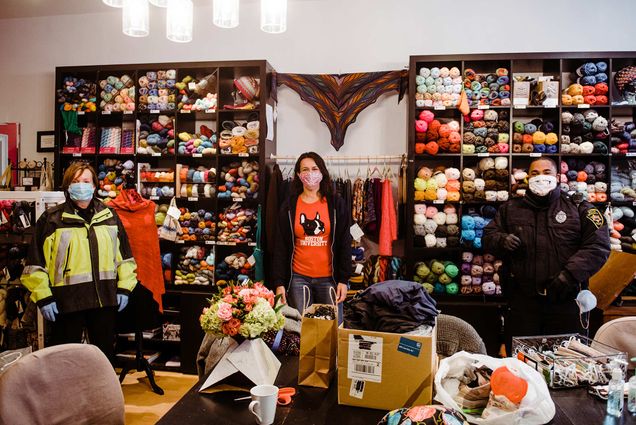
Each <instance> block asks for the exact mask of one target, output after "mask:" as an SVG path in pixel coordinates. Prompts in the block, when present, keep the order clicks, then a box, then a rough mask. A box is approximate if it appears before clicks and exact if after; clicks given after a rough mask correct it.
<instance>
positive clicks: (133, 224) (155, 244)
mask: <svg viewBox="0 0 636 425" xmlns="http://www.w3.org/2000/svg"><path fill="white" fill-rule="evenodd" d="M108 206H109V207H111V208H113V209H114V210H115V211H116V212H117V215H119V218H120V219H121V222H122V224H123V225H124V228H125V229H126V234H127V235H128V240H129V242H130V248H131V249H132V253H133V257H134V258H135V261H136V262H137V279H138V280H139V282H141V284H142V285H143V286H145V287H146V288H148V289H149V290H150V291H151V292H152V295H153V299H154V300H155V301H156V302H157V304H158V306H159V311H162V312H163V304H162V302H161V295H162V294H164V293H165V292H166V289H165V284H164V281H163V273H162V271H161V270H162V269H161V252H160V249H159V236H158V234H157V225H156V223H155V203H154V202H152V201H149V200H147V199H144V198H142V197H141V195H139V193H137V191H136V190H134V189H127V190H122V191H121V192H119V195H117V197H116V198H115V199H113V200H112V201H111V202H110V203H109V204H108Z"/></svg>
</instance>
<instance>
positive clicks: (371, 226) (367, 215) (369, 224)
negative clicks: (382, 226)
mask: <svg viewBox="0 0 636 425" xmlns="http://www.w3.org/2000/svg"><path fill="white" fill-rule="evenodd" d="M363 193H364V201H365V202H364V221H363V222H362V223H363V225H362V228H363V229H364V230H365V231H366V232H373V231H374V230H375V229H376V220H377V217H376V215H375V196H374V195H373V182H372V181H371V180H369V179H367V180H365V182H364V192H363Z"/></svg>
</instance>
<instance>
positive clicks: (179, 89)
mask: <svg viewBox="0 0 636 425" xmlns="http://www.w3.org/2000/svg"><path fill="white" fill-rule="evenodd" d="M272 71H273V69H272V67H271V66H270V65H269V64H268V63H267V62H266V61H232V62H189V63H158V64H133V65H130V64H129V65H103V66H86V67H84V66H80V67H60V68H57V69H56V99H55V102H56V112H55V113H56V116H55V137H56V146H57V152H56V158H55V160H56V163H58V164H61V166H60V167H56V169H55V185H56V186H57V187H60V185H61V181H62V176H63V173H64V170H65V169H66V168H67V167H68V165H69V164H70V163H71V162H73V161H78V160H81V161H87V162H88V163H90V164H92V165H93V166H95V168H96V169H97V170H98V173H101V172H100V171H99V168H100V165H101V166H102V168H103V170H102V171H103V172H104V175H103V176H101V177H102V178H106V177H107V176H108V177H114V178H115V179H117V177H118V173H121V172H123V170H124V169H126V170H128V168H125V167H124V164H126V166H129V165H130V163H132V164H133V165H134V166H133V168H132V170H131V171H130V173H128V174H131V175H133V177H132V178H131V180H132V182H131V184H133V185H135V186H136V187H137V190H138V191H139V193H140V194H141V195H142V196H144V197H146V198H148V199H150V200H152V201H154V202H155V203H156V213H155V219H156V222H157V225H158V226H160V225H161V224H162V223H163V219H164V218H165V215H166V213H167V211H168V208H169V204H170V201H171V199H172V196H171V195H172V194H174V196H175V198H176V203H177V208H179V209H180V211H181V213H182V217H181V218H180V222H181V225H182V228H183V229H186V230H185V232H184V233H183V234H182V235H180V236H179V237H178V238H177V240H176V241H166V240H160V251H161V257H162V258H161V260H162V270H163V274H164V280H165V282H166V294H164V297H163V298H164V307H165V313H164V317H163V321H164V325H167V327H166V329H165V330H164V329H162V332H163V333H164V334H165V333H166V332H168V334H170V335H174V334H175V333H176V334H178V335H180V336H179V339H178V340H166V339H165V338H163V336H162V335H156V336H153V337H152V338H150V340H151V341H150V342H149V346H148V348H150V349H159V350H160V351H161V353H162V354H161V356H160V357H159V359H157V360H155V362H153V366H158V368H160V369H161V368H164V366H165V362H166V361H170V360H171V359H173V358H174V357H179V358H180V362H181V363H180V366H178V367H176V368H168V369H173V370H175V369H176V370H181V371H184V372H188V373H196V366H195V364H194V361H195V357H196V348H198V346H199V344H200V341H201V338H202V335H203V333H202V331H201V330H200V326H199V324H198V316H199V315H200V312H201V308H202V307H203V306H204V305H205V303H206V301H205V300H206V298H209V296H210V294H211V292H212V291H213V288H214V287H215V285H216V281H217V277H216V271H217V266H218V265H219V264H221V263H222V262H225V263H227V262H226V259H228V260H232V261H231V263H232V266H233V267H230V269H232V270H235V271H240V272H245V271H248V273H247V275H248V276H250V277H253V271H252V269H251V267H252V264H250V262H251V261H252V259H250V257H251V255H252V252H253V250H254V247H255V245H256V243H255V236H256V211H257V207H258V205H259V203H261V202H262V201H263V199H264V194H263V190H262V188H261V183H262V182H263V181H264V171H265V164H266V162H267V158H268V156H269V155H270V154H271V153H273V152H275V150H276V142H275V138H274V137H270V139H272V140H271V141H268V142H267V144H266V143H265V137H266V135H267V133H268V131H267V130H268V129H267V124H266V105H267V104H270V105H271V106H273V105H274V101H273V99H271V98H270V94H269V86H268V81H271V73H272ZM109 78H110V81H109ZM128 78H130V80H132V85H131V84H130V82H129V80H128ZM65 79H66V80H65ZM73 79H75V80H73ZM78 80H83V81H89V82H91V84H92V86H88V87H90V88H91V90H93V91H92V92H91V91H90V90H89V92H90V93H89V94H90V96H89V97H87V98H86V101H85V102H83V101H82V99H81V98H76V97H75V98H70V97H68V100H69V106H67V108H68V109H69V110H71V111H72V112H77V113H76V114H75V115H74V116H71V117H70V119H71V120H72V121H73V120H75V119H76V122H77V126H78V127H79V134H77V135H72V134H71V135H70V136H69V137H67V133H68V132H67V131H66V126H65V124H64V122H65V120H68V119H69V117H63V114H62V112H61V111H60V107H62V108H63V107H64V104H65V102H66V100H67V97H65V96H62V95H63V94H64V93H65V92H64V90H63V88H64V87H65V85H66V84H71V83H73V81H78ZM235 80H237V83H236V84H235ZM118 82H119V83H118ZM109 84H110V86H108V85H109ZM237 84H238V85H240V87H241V90H242V91H243V93H242V94H240V95H239V96H238V97H237V96H236V92H237V91H238V92H241V90H239V89H237ZM102 85H103V87H102ZM118 86H121V88H119V89H117V87H118ZM106 87H108V93H110V94H111V95H112V96H110V97H109V96H106V98H107V99H108V101H107V100H106V99H103V98H102V97H101V92H102V91H103V90H102V89H105V88H106ZM111 87H112V88H111ZM123 89H126V90H127V91H125V92H124V93H122V91H121V90H123ZM114 90H119V91H118V93H115V92H114ZM155 90H156V92H155ZM160 90H161V92H160ZM71 91H72V89H71ZM124 95H127V96H128V99H129V100H130V101H133V100H134V108H133V107H132V105H131V106H126V107H124V108H122V106H119V107H113V106H112V105H113V102H114V101H115V98H117V96H121V97H122V99H121V100H122V101H124V100H127V99H124ZM149 96H156V98H154V97H151V98H150V99H149ZM163 96H165V97H163ZM246 96H247V97H246ZM117 100H120V99H117ZM235 100H236V102H235ZM101 101H104V103H103V104H101ZM58 102H60V103H58ZM91 102H92V103H91ZM130 103H132V102H119V104H120V105H123V104H125V105H128V104H130ZM107 105H111V106H108V107H107ZM117 109H119V110H117ZM66 115H68V114H66ZM73 122H74V121H73ZM224 122H225V123H226V125H225V127H224V126H223V123H224ZM236 127H241V128H239V129H237V130H235V131H234V133H232V130H234V129H235V128H236ZM225 128H227V129H228V131H229V134H228V133H224V134H223V136H226V137H227V136H229V137H228V138H226V139H224V140H230V139H232V138H234V139H233V140H231V143H229V146H230V149H229V150H228V149H226V150H225V151H224V152H221V148H220V145H221V143H220V142H221V133H222V132H223V130H224V129H225ZM270 132H271V133H272V134H275V129H270ZM102 136H103V138H104V144H103V146H102V143H101V141H102ZM131 136H132V139H131ZM180 136H182V137H180ZM149 138H150V140H149ZM83 139H84V141H83ZM128 140H131V141H132V145H131V146H130V147H129V146H128V144H129V143H128V142H127V141H128ZM117 141H119V145H118V144H117ZM106 142H109V143H106ZM195 144H196V146H195ZM186 146H188V147H189V148H188V149H186ZM180 147H182V148H181V150H180ZM127 161H130V163H128V162H127ZM106 164H109V165H106ZM111 168H112V170H111ZM111 171H113V172H114V175H112V176H111V175H109V173H110V172H111ZM182 172H183V173H184V176H183V178H182V176H181V173H182ZM221 173H223V180H222V181H221V180H220V175H221ZM226 176H227V179H226ZM117 181H118V182H119V180H117ZM105 183H107V184H108V183H111V185H110V186H112V184H113V183H114V181H110V180H108V181H106V182H105ZM195 185H196V189H197V190H196V191H195V190H194V186H195ZM220 188H222V189H221V190H220ZM107 189H112V187H107ZM100 190H102V195H108V194H109V193H108V192H110V191H104V188H103V187H100ZM221 191H223V193H225V194H224V195H221V196H219V193H220V192H221ZM104 197H105V198H107V197H108V196H104ZM246 211H249V220H245V221H244V222H242V223H241V224H240V225H238V226H237V227H236V228H233V224H232V225H231V226H230V228H229V229H228V226H227V224H228V223H232V222H233V220H232V219H229V220H228V214H229V215H230V216H231V215H232V214H236V215H239V214H240V215H244V214H245V213H246ZM234 224H236V220H234ZM217 239H218V240H217ZM188 253H190V257H188V258H186V257H187V256H188ZM238 253H242V255H238V256H237V255H236V254H238ZM232 255H235V257H232ZM248 259H249V261H248ZM184 260H188V261H187V264H185V263H184ZM208 261H209V263H208ZM202 262H203V266H201V264H202ZM191 263H192V264H191ZM227 264H228V267H229V266H230V264H229V263H227ZM246 264H247V266H246ZM191 265H192V267H191ZM237 265H239V266H240V267H239V268H234V266H237ZM221 268H222V271H223V269H224V268H225V266H222V267H221ZM195 269H196V270H195ZM228 270H229V269H228ZM190 273H192V274H193V276H194V279H192V276H189V274H190ZM241 274H245V273H241ZM230 275H231V273H230ZM221 276H222V277H223V278H224V279H222V280H226V278H227V276H228V273H221ZM197 277H198V280H197ZM204 279H205V281H204ZM175 282H178V283H179V284H177V285H175ZM194 305H196V306H200V307H201V308H199V307H197V308H198V310H196V311H189V310H188V311H184V308H186V309H190V308H192V307H193V306H194ZM124 342H125V341H124ZM193 347H194V348H193Z"/></svg>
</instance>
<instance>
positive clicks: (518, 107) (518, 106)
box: [514, 105, 526, 109]
mask: <svg viewBox="0 0 636 425" xmlns="http://www.w3.org/2000/svg"><path fill="white" fill-rule="evenodd" d="M514 108H515V109H526V105H515V106H514Z"/></svg>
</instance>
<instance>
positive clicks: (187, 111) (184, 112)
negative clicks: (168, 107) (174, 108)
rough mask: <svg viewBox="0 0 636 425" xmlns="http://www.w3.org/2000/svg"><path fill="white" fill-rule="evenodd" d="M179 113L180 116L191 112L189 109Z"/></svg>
mask: <svg viewBox="0 0 636 425" xmlns="http://www.w3.org/2000/svg"><path fill="white" fill-rule="evenodd" d="M179 112H181V113H182V114H189V113H190V112H191V111H190V110H189V109H183V110H181V111H179Z"/></svg>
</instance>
